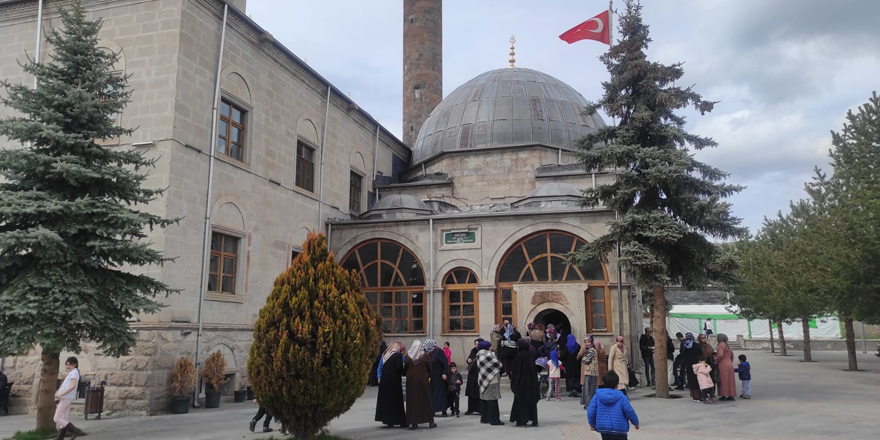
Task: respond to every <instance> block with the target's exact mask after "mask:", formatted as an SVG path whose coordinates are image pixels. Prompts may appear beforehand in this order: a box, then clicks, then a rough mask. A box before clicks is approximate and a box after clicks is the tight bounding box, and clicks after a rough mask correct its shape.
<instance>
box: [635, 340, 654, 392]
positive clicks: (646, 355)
mask: <svg viewBox="0 0 880 440" xmlns="http://www.w3.org/2000/svg"><path fill="white" fill-rule="evenodd" d="M639 351H640V352H641V354H642V362H644V363H645V383H647V384H649V385H650V386H654V382H655V381H654V374H656V373H657V371H656V369H655V368H654V337H653V336H651V329H649V328H646V329H645V334H643V335H642V336H641V337H639Z"/></svg>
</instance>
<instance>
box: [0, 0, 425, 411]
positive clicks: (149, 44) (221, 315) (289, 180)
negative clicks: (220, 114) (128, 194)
mask: <svg viewBox="0 0 880 440" xmlns="http://www.w3.org/2000/svg"><path fill="white" fill-rule="evenodd" d="M68 3H69V2H68V1H61V2H52V3H51V7H49V6H47V8H46V14H45V18H46V22H45V23H44V25H45V26H48V25H58V24H59V23H58V19H57V13H55V12H54V11H55V7H57V6H63V5H66V4H68ZM36 4H37V2H36V1H33V2H16V3H13V4H10V5H2V6H0V75H2V77H4V78H8V79H9V80H10V81H12V82H24V83H27V82H29V81H32V78H27V77H26V76H25V75H23V74H22V73H21V69H20V67H19V66H18V65H17V63H16V60H20V59H23V57H24V54H25V51H28V52H32V50H33V49H32V48H33V46H34V38H35V35H36V24H35V23H36ZM83 4H84V6H85V7H86V9H87V10H88V11H89V18H91V19H94V18H97V17H101V18H103V19H104V28H103V29H102V31H101V34H100V38H101V43H102V45H104V46H106V47H107V48H108V49H111V50H114V51H118V52H121V53H122V54H123V57H122V60H121V61H120V64H119V65H118V70H119V71H120V72H121V73H125V74H130V75H131V79H130V83H129V84H130V85H131V88H132V90H133V94H132V98H131V102H130V103H129V105H128V106H127V107H126V109H125V111H124V112H122V114H121V115H120V123H121V124H122V125H124V126H126V127H139V128H138V130H137V131H136V132H135V133H134V134H133V135H132V136H130V137H125V138H122V139H115V140H111V141H110V142H107V146H108V148H134V147H132V145H131V144H132V143H136V142H145V141H152V142H153V145H152V146H149V147H145V148H143V149H142V150H141V151H143V152H144V153H145V154H146V155H147V157H148V158H156V159H158V162H157V164H156V168H155V169H153V170H151V171H150V178H149V179H148V181H147V183H146V186H148V187H152V188H167V191H166V193H165V195H164V196H163V197H161V198H159V199H158V200H156V201H155V202H154V203H152V204H151V205H149V206H148V207H147V208H146V209H148V210H149V211H150V212H153V213H156V214H158V215H161V216H165V217H180V218H181V221H180V223H179V224H178V225H173V226H171V227H169V228H167V229H166V230H164V231H163V230H157V231H152V232H151V233H150V234H149V237H148V238H149V239H150V240H151V241H152V242H153V243H155V246H156V247H157V248H159V249H161V250H162V251H164V253H165V255H166V256H168V257H173V258H176V260H175V261H174V262H173V263H168V264H166V265H164V266H163V267H147V268H138V269H137V271H138V272H140V273H147V274H150V275H151V276H153V277H155V278H157V279H160V280H163V281H164V282H166V283H167V284H169V285H170V286H171V287H172V288H177V289H182V292H181V293H180V294H176V295H171V296H169V297H167V298H163V299H162V302H163V303H164V304H165V306H166V307H165V308H163V309H162V310H161V311H160V312H159V313H157V314H154V315H144V316H139V317H138V320H139V321H138V322H136V323H133V324H132V327H133V328H134V329H136V330H137V332H138V333H137V340H138V343H137V346H136V347H135V348H134V349H133V350H132V353H131V355H130V356H126V357H123V358H121V359H112V358H107V357H105V356H103V355H102V353H100V351H98V350H97V348H96V347H95V344H90V343H85V344H84V350H83V353H81V354H78V356H79V357H80V358H81V359H82V361H81V362H82V367H83V368H82V373H83V378H84V380H92V381H94V382H95V383H97V382H100V381H102V380H106V381H107V382H108V388H107V394H106V396H107V399H106V404H105V407H106V409H107V410H108V411H109V412H111V413H131V414H155V413H159V412H165V411H167V410H168V405H169V404H170V403H169V402H170V401H169V396H168V389H167V381H168V373H169V372H170V370H171V368H172V367H173V365H174V363H175V362H176V360H177V359H178V358H179V357H182V356H186V357H189V358H191V359H193V358H194V357H195V350H196V337H197V324H196V323H197V322H198V309H199V298H200V296H201V295H200V291H199V288H200V285H201V278H200V275H201V270H202V252H203V251H202V250H203V244H204V242H203V237H204V232H205V231H204V226H205V214H206V211H208V207H209V206H210V210H209V212H210V213H211V216H212V224H211V227H212V229H214V230H218V231H221V232H223V233H227V234H234V235H236V236H238V237H240V244H239V247H238V249H237V251H238V266H237V269H238V276H237V282H236V283H235V293H234V294H231V295H227V294H216V293H208V294H207V295H206V297H207V300H206V301H205V302H204V306H203V309H202V312H203V321H204V331H203V335H202V339H201V345H200V353H199V359H200V360H204V359H205V357H206V356H207V355H208V354H210V353H211V352H213V351H216V350H218V349H220V350H221V351H223V352H224V354H225V355H226V358H227V360H228V361H229V363H230V367H229V369H228V371H227V372H228V373H230V374H234V375H235V376H234V377H233V378H232V379H233V380H232V381H231V382H230V383H229V384H228V385H227V387H226V388H227V389H228V391H229V392H231V389H232V388H233V387H239V386H243V385H246V383H247V379H246V377H245V376H246V374H245V373H246V364H247V355H248V350H249V347H250V343H251V339H252V331H253V324H254V322H255V320H256V316H257V313H258V312H259V309H260V308H261V307H262V305H263V304H264V303H265V298H266V296H267V295H268V294H269V292H270V291H271V288H272V284H273V282H274V279H275V278H276V277H277V275H278V274H279V273H281V272H282V271H283V270H285V269H286V268H287V266H288V265H289V262H290V259H291V252H292V251H293V250H296V249H297V248H298V247H299V246H300V245H301V243H302V242H303V241H304V240H305V238H306V234H307V232H308V231H309V230H323V227H324V220H325V219H326V218H330V217H337V218H338V217H345V218H347V217H349V215H350V212H349V175H350V173H351V172H356V173H358V174H359V175H361V176H363V184H362V194H361V201H362V206H363V208H362V209H365V207H366V205H367V201H366V197H367V192H368V191H370V189H371V183H372V180H373V176H374V175H375V174H376V173H377V172H378V173H382V174H384V175H386V176H391V175H392V158H393V157H395V156H396V157H398V158H400V159H401V160H404V161H408V160H409V150H408V149H407V148H406V147H405V146H404V145H403V144H402V143H401V142H400V141H399V140H397V139H396V138H394V137H393V136H392V135H390V134H389V133H388V131H387V130H386V129H384V128H381V129H379V144H378V156H379V157H378V161H377V162H378V166H377V167H376V169H374V165H373V164H374V159H373V155H374V152H376V151H377V145H376V133H377V125H376V122H375V121H374V120H373V119H372V118H371V117H369V115H368V114H367V113H366V112H365V111H364V110H361V109H360V108H359V107H358V106H357V105H356V104H354V103H352V102H350V101H349V100H348V98H346V97H345V96H344V95H343V94H342V93H341V92H339V91H338V90H336V89H335V88H334V89H332V92H331V94H330V102H329V118H327V119H326V120H325V114H327V107H328V102H327V92H328V85H327V84H326V83H325V82H324V80H323V79H321V78H320V77H318V76H317V75H316V74H315V73H314V72H313V71H312V70H311V69H310V68H309V67H308V66H306V65H305V63H303V62H301V61H299V59H297V58H296V57H295V56H294V55H292V54H290V53H289V51H287V49H285V48H284V47H283V46H281V45H280V44H279V43H277V42H276V41H275V40H274V38H273V37H272V36H271V35H270V34H268V33H265V32H264V31H262V30H261V29H260V28H259V27H258V26H256V25H255V24H254V23H253V22H251V21H250V20H249V19H248V18H247V17H245V16H244V15H242V14H241V13H240V12H238V11H235V10H232V9H230V14H229V17H228V28H227V33H226V43H225V44H226V47H225V50H224V52H223V54H222V59H223V66H224V68H223V70H222V71H221V73H220V77H221V84H220V86H221V92H222V96H223V97H224V98H227V99H230V100H232V101H233V102H235V103H236V104H240V105H241V106H242V107H243V108H244V109H246V111H247V114H246V130H245V137H244V141H245V154H244V157H243V158H242V159H243V160H241V161H238V160H235V159H232V158H228V157H223V156H218V158H217V159H216V161H215V168H214V195H213V198H212V200H210V203H208V202H207V201H206V200H205V195H206V193H207V181H208V165H209V158H208V154H209V152H210V151H211V150H210V149H211V147H212V141H213V139H214V136H215V133H213V132H212V117H213V97H214V86H215V79H216V76H217V63H218V60H219V59H220V56H221V54H220V52H219V49H220V35H221V30H222V29H221V28H222V24H221V23H222V14H223V2H221V1H219V0H117V1H107V0H84V1H83ZM233 4H234V5H236V6H238V7H239V9H243V7H244V1H237V2H233ZM48 53H51V48H49V47H47V46H45V45H44V57H45V56H46V55H47V54H48ZM7 115H8V110H6V109H5V108H0V117H4V116H7ZM325 125H326V130H325ZM325 132H326V136H325ZM298 139H303V140H305V141H307V142H308V143H309V144H310V145H312V146H313V147H315V148H316V150H315V152H316V160H315V168H316V169H315V175H314V178H315V186H314V189H313V190H312V191H306V190H303V189H301V188H298V187H297V186H296V185H295V168H296V160H297V158H296V157H297V155H296V145H297V140H298ZM10 147H15V145H10V144H9V143H6V141H5V139H4V140H2V141H0V148H10ZM321 148H324V149H325V151H324V154H323V156H324V162H325V165H324V174H326V176H322V173H321V170H320V160H319V159H318V158H320V157H321ZM322 186H323V189H322ZM322 197H323V204H320V203H319V200H321V199H322ZM319 205H320V207H319ZM319 214H320V215H319ZM66 355H67V354H63V355H62V356H66ZM39 365H40V361H39V356H38V353H36V352H35V353H31V354H30V355H26V356H20V357H17V358H8V359H6V360H5V370H6V372H7V373H8V375H9V376H10V380H13V381H15V388H14V389H13V393H14V394H16V395H18V396H19V397H16V398H15V399H14V400H13V402H14V403H15V404H16V405H18V407H17V408H18V409H16V411H19V412H27V411H32V410H33V409H34V408H35V399H36V387H35V385H36V384H37V382H38V380H39Z"/></svg>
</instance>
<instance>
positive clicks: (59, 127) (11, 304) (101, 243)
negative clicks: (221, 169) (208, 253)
mask: <svg viewBox="0 0 880 440" xmlns="http://www.w3.org/2000/svg"><path fill="white" fill-rule="evenodd" d="M60 14H61V22H62V26H63V27H62V29H60V30H59V29H52V30H50V31H49V32H48V33H47V36H46V39H47V41H48V43H49V44H50V45H52V47H53V55H52V56H51V60H50V61H48V62H45V63H39V64H37V63H35V62H33V61H29V62H28V63H26V64H24V65H23V69H24V71H25V72H26V73H28V74H31V75H34V76H36V78H37V82H38V84H39V88H38V89H36V90H33V89H30V88H28V87H27V86H25V85H20V84H10V83H8V82H6V81H2V86H3V87H4V88H5V90H6V94H7V97H5V98H2V103H3V104H4V105H6V106H8V107H11V108H12V109H14V110H16V111H17V116H11V117H8V118H6V119H4V120H0V135H2V136H6V137H8V138H9V139H10V140H12V141H17V142H20V143H21V144H22V147H21V148H17V149H5V150H0V175H2V177H3V179H2V183H0V328H2V329H3V331H2V332H0V355H4V356H8V355H15V354H23V353H26V352H27V351H28V350H30V349H32V348H33V347H34V346H36V345H38V344H39V345H40V346H42V348H43V350H44V351H45V350H49V351H50V352H53V351H54V352H56V353H57V352H58V351H60V350H67V351H72V352H79V351H81V346H80V342H81V341H83V340H91V341H95V342H97V343H98V344H99V349H100V350H101V351H103V353H104V354H106V355H109V356H122V355H125V354H127V353H128V352H129V350H130V348H131V347H132V346H133V345H134V343H135V339H134V336H133V334H132V333H131V332H130V331H129V324H128V322H127V321H126V319H127V318H130V317H133V316H135V315H137V314H139V313H154V312H156V311H157V310H159V308H160V307H161V304H160V303H158V302H157V301H155V299H154V298H155V297H156V296H157V295H159V294H166V295H167V294H168V293H171V292H175V290H173V289H170V288H169V287H168V286H166V285H165V284H164V283H161V282H159V281H157V280H155V279H153V278H151V277H149V276H147V275H137V274H133V273H130V272H129V271H128V268H133V267H138V266H145V265H156V264H163V263H165V262H166V261H168V259H167V258H165V257H163V255H162V253H161V252H159V251H157V250H155V249H153V248H152V243H151V242H150V241H149V240H147V235H146V231H147V229H149V230H152V229H153V228H156V227H159V228H164V227H166V226H168V225H169V224H171V223H173V222H175V221H176V220H167V219H162V218H160V217H158V216H155V215H153V214H150V213H147V212H145V211H141V210H139V209H137V208H138V207H143V206H145V205H146V204H148V203H149V202H151V201H152V200H154V199H155V198H156V197H157V196H159V195H160V194H161V193H162V191H161V190H154V189H145V188H142V187H141V185H142V184H143V183H144V181H145V180H146V178H147V177H146V174H145V173H144V169H146V168H150V167H152V166H153V165H154V162H155V161H154V160H148V159H146V158H144V156H143V155H142V154H141V153H139V152H137V151H133V150H129V149H126V148H104V147H102V146H101V145H99V144H98V143H96V139H108V138H114V137H118V136H121V135H127V134H130V133H131V132H132V130H130V129H125V128H122V127H118V126H116V125H115V124H114V123H113V122H112V121H111V115H113V114H115V113H118V112H120V111H121V110H122V109H123V108H124V107H125V104H126V102H127V101H128V99H129V97H130V95H131V92H130V91H128V89H127V81H128V78H127V77H125V76H114V75H112V74H111V66H112V65H113V63H114V62H115V61H116V60H117V59H118V58H119V54H112V53H108V52H105V51H103V50H99V49H98V32H99V30H100V29H101V21H100V20H98V21H87V20H86V18H85V12H84V10H83V9H82V7H81V6H80V5H79V3H74V4H73V5H72V6H71V7H70V9H68V10H61V11H60ZM25 144H27V145H26V146H25Z"/></svg>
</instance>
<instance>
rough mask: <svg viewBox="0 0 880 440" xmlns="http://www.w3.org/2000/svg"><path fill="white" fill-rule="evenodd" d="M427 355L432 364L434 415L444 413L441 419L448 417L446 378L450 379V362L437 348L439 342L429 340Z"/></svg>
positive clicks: (426, 342)
mask: <svg viewBox="0 0 880 440" xmlns="http://www.w3.org/2000/svg"><path fill="white" fill-rule="evenodd" d="M424 347H425V354H426V355H427V356H428V359H429V361H430V362H431V405H432V406H433V407H434V413H442V414H441V415H440V416H441V417H446V409H447V408H448V407H449V405H447V401H446V397H447V396H448V395H449V392H448V390H447V389H446V378H447V377H449V376H448V375H449V360H447V359H446V354H444V353H443V350H441V349H440V348H439V347H437V341H435V340H433V339H427V340H425V343H424Z"/></svg>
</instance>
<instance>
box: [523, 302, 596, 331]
mask: <svg viewBox="0 0 880 440" xmlns="http://www.w3.org/2000/svg"><path fill="white" fill-rule="evenodd" d="M577 316H578V314H576V313H575V312H574V310H572V309H571V308H569V307H568V306H566V305H565V304H560V303H556V302H545V303H542V304H538V305H537V306H535V307H534V308H532V310H530V311H529V314H528V315H527V318H526V322H527V323H529V322H534V323H536V324H544V325H545V326H546V325H547V324H553V325H555V326H557V328H558V327H559V324H560V323H562V324H564V325H566V326H567V327H566V329H565V331H563V332H561V333H560V334H562V335H568V334H569V333H570V334H573V335H575V337H577V338H578V340H580V338H582V337H583V336H585V335H584V334H583V332H584V326H583V324H582V323H580V322H579V320H578V319H577Z"/></svg>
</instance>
